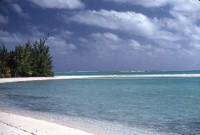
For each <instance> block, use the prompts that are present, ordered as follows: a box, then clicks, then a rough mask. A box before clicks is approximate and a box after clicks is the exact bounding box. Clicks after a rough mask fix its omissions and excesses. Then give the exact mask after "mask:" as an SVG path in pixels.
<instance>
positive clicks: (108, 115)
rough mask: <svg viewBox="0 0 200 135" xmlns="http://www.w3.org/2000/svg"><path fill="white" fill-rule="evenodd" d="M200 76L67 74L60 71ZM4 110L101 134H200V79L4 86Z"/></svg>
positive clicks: (1, 103) (1, 105)
mask: <svg viewBox="0 0 200 135" xmlns="http://www.w3.org/2000/svg"><path fill="white" fill-rule="evenodd" d="M193 73H195V74H198V73H199V72H196V71H188V72H184V71H179V72H163V71H162V72H128V71H123V72H66V73H57V75H127V76H128V75H133V74H139V75H140V74H142V75H145V74H148V75H153V74H193ZM0 99H1V100H0V109H1V110H5V111H10V112H14V113H18V114H22V115H25V116H31V117H35V118H43V119H46V120H49V121H53V122H57V123H61V124H64V125H66V126H70V127H75V128H79V129H82V130H85V131H88V132H91V133H94V134H97V135H200V78H199V77H195V78H192V77H158V78H154V77H152V78H151V77H148V78H145V77H144V78H143V77H142V78H131V77H129V78H126V77H124V78H118V77H115V78H99V79H72V80H48V81H33V82H17V83H6V84H0Z"/></svg>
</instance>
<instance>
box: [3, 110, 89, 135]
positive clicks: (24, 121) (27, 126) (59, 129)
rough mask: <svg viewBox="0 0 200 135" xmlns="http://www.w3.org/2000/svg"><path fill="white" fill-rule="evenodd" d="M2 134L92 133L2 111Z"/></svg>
mask: <svg viewBox="0 0 200 135" xmlns="http://www.w3.org/2000/svg"><path fill="white" fill-rule="evenodd" d="M0 135H92V134H90V133H87V132H85V131H81V130H78V129H74V128H69V127H65V126H62V125H58V124H55V123H50V122H46V121H42V120H37V119H33V118H29V117H24V116H19V115H15V114H10V113H5V112H0Z"/></svg>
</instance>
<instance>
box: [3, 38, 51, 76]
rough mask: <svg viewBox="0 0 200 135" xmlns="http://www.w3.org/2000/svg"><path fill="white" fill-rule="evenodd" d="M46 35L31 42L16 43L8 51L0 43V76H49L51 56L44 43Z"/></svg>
mask: <svg viewBox="0 0 200 135" xmlns="http://www.w3.org/2000/svg"><path fill="white" fill-rule="evenodd" d="M47 38H48V37H47V36H46V37H43V38H40V39H39V40H36V41H35V42H33V43H30V41H28V42H27V43H25V45H18V46H16V47H15V49H14V50H11V51H8V50H7V48H6V47H5V45H4V44H3V45H0V78H9V77H50V76H54V74H53V72H52V56H51V55H50V52H49V47H48V46H46V45H45V42H46V40H47Z"/></svg>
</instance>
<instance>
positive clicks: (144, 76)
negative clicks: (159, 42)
mask: <svg viewBox="0 0 200 135" xmlns="http://www.w3.org/2000/svg"><path fill="white" fill-rule="evenodd" d="M163 77H200V74H154V75H91V76H82V75H81V76H55V77H21V78H0V83H9V82H25V81H39V80H60V79H92V78H96V79H98V78H163Z"/></svg>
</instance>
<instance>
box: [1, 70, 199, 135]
mask: <svg viewBox="0 0 200 135" xmlns="http://www.w3.org/2000/svg"><path fill="white" fill-rule="evenodd" d="M165 77H166V78H167V77H178V78H182V77H191V78H192V77H200V74H159V75H156V74H154V75H95V76H94V75H90V76H81V75H79V76H55V77H29V78H25V77H23V78H0V84H3V83H11V82H26V81H41V80H62V79H102V78H111V79H112V78H165ZM30 123H31V124H30ZM0 134H2V135H3V134H6V135H36V134H37V135H47V134H48V135H55V134H59V135H66V134H67V135H93V134H91V133H88V132H85V131H84V130H81V129H80V130H79V129H76V128H70V127H68V126H63V125H61V124H57V123H55V122H48V120H47V121H45V120H40V119H37V118H32V117H29V116H22V115H20V114H19V115H18V114H15V113H9V112H5V111H3V110H1V109H0Z"/></svg>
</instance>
